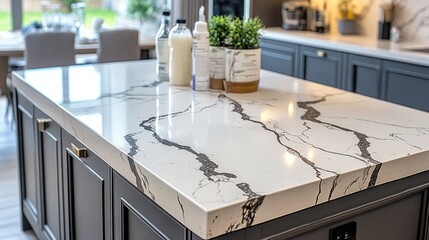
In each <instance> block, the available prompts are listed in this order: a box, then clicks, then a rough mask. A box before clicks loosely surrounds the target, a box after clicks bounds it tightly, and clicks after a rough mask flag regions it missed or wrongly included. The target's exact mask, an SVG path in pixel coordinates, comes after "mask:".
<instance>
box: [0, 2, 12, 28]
mask: <svg viewBox="0 0 429 240" xmlns="http://www.w3.org/2000/svg"><path fill="white" fill-rule="evenodd" d="M10 2H11V1H10V0H0V31H8V30H11V29H12V14H11V7H10Z"/></svg>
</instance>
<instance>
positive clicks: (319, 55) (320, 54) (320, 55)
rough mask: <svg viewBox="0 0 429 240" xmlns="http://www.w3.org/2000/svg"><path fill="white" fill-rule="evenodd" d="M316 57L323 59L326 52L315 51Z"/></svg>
mask: <svg viewBox="0 0 429 240" xmlns="http://www.w3.org/2000/svg"><path fill="white" fill-rule="evenodd" d="M316 55H317V56H318V57H325V56H326V52H325V51H323V50H317V52H316Z"/></svg>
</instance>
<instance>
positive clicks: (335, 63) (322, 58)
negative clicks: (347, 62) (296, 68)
mask: <svg viewBox="0 0 429 240" xmlns="http://www.w3.org/2000/svg"><path fill="white" fill-rule="evenodd" d="M299 58H300V72H299V75H298V77H300V78H303V79H306V80H309V81H312V82H317V83H321V84H325V85H328V86H332V87H338V88H342V87H343V82H342V79H343V62H344V61H343V54H342V53H340V52H336V51H331V50H326V49H319V48H313V47H306V46H301V47H300V56H299Z"/></svg>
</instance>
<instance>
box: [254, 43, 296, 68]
mask: <svg viewBox="0 0 429 240" xmlns="http://www.w3.org/2000/svg"><path fill="white" fill-rule="evenodd" d="M297 53H298V45H295V44H291V43H286V42H281V41H275V40H270V39H262V40H261V67H262V68H263V69H267V70H270V71H274V72H278V73H283V74H286V75H290V76H296V75H297V73H298V58H297Z"/></svg>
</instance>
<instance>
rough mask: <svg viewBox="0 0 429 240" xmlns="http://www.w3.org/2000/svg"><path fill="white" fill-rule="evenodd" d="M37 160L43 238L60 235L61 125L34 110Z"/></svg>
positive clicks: (56, 237) (58, 236) (58, 237)
mask: <svg viewBox="0 0 429 240" xmlns="http://www.w3.org/2000/svg"><path fill="white" fill-rule="evenodd" d="M35 117H36V123H37V122H38V121H45V124H41V125H40V126H39V124H38V125H37V126H38V127H37V128H38V129H37V130H38V131H37V142H38V147H37V148H38V152H39V159H40V161H39V162H40V180H41V184H40V192H41V203H42V204H41V225H42V238H43V239H61V238H62V235H61V234H62V233H61V229H62V226H61V225H62V224H63V221H62V214H61V211H60V208H62V186H61V182H62V181H61V167H60V163H61V161H60V159H61V128H60V126H59V125H58V124H56V123H55V122H53V121H52V120H51V119H50V118H49V117H48V116H47V115H46V114H44V113H43V112H41V111H40V110H38V109H35Z"/></svg>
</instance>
